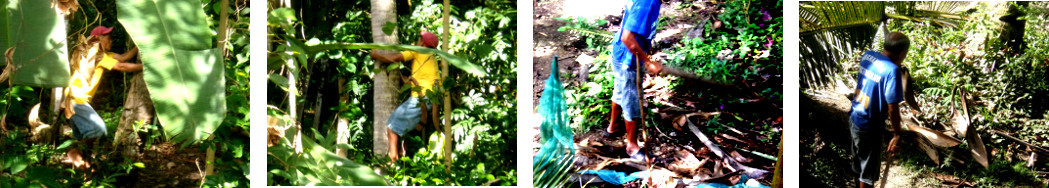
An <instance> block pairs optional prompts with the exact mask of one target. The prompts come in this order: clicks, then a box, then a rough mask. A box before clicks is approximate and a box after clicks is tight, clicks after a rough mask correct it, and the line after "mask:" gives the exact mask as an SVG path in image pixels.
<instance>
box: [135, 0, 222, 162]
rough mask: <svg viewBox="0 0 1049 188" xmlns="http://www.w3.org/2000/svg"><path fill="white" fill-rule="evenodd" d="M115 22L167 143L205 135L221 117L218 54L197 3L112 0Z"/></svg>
mask: <svg viewBox="0 0 1049 188" xmlns="http://www.w3.org/2000/svg"><path fill="white" fill-rule="evenodd" d="M116 4H117V5H118V8H119V9H118V12H117V14H118V16H117V19H118V20H119V21H120V23H121V24H123V25H124V28H125V29H126V30H127V32H128V34H129V35H131V38H132V39H133V40H134V41H135V44H136V45H137V46H138V48H139V57H140V58H141V59H142V62H143V66H144V67H145V68H144V70H143V71H144V74H145V75H144V78H145V80H146V87H147V88H149V92H150V93H152V94H151V95H150V98H152V99H153V104H154V105H155V107H156V110H157V116H158V117H159V119H160V123H161V125H162V127H164V132H165V133H166V135H167V137H168V139H171V140H172V141H175V142H182V141H186V142H183V144H184V145H188V144H191V143H195V142H198V141H200V140H202V139H205V138H207V137H208V136H210V134H211V133H212V132H214V131H215V129H216V128H218V126H219V124H221V123H222V119H223V118H224V117H225V114H226V90H225V88H224V85H225V82H226V81H225V77H223V73H224V72H225V70H224V66H223V64H222V57H221V51H220V50H219V49H217V48H212V47H211V40H212V39H213V35H212V34H211V30H210V29H209V28H208V24H207V21H206V19H207V17H206V16H205V15H204V10H203V9H202V8H201V5H200V1H198V0H118V1H117V3H116Z"/></svg>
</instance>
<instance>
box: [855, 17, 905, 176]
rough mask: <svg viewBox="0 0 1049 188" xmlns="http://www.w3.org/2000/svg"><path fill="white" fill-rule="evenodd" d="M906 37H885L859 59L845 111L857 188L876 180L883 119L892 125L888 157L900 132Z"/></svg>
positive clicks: (890, 35)
mask: <svg viewBox="0 0 1049 188" xmlns="http://www.w3.org/2000/svg"><path fill="white" fill-rule="evenodd" d="M908 48H910V39H908V38H907V36H906V35H904V34H903V33H900V32H893V33H890V34H889V36H888V37H886V38H885V43H884V44H883V50H882V51H881V52H880V53H879V52H875V51H867V52H866V53H864V54H863V57H862V58H861V59H860V70H859V74H858V78H857V79H856V80H857V82H856V91H855V96H856V97H855V98H854V99H853V100H852V110H850V112H849V124H850V125H849V127H850V130H851V132H850V133H851V136H852V154H853V160H852V162H853V164H852V169H853V171H856V172H857V173H859V174H860V178H859V181H860V182H859V185H860V187H861V188H862V187H873V184H874V182H875V181H878V171H879V170H880V168H879V167H880V166H881V165H880V163H881V134H882V132H884V130H885V118H889V122H890V124H892V130H893V137H892V141H889V150H888V152H889V154H890V156H891V155H892V154H894V153H896V149H897V148H896V142H897V141H898V140H899V132H900V102H902V101H903V98H904V96H903V85H902V82H901V79H902V78H903V77H904V75H903V74H905V73H903V72H902V71H903V70H902V69H901V68H900V65H901V63H903V59H905V58H907V50H908Z"/></svg>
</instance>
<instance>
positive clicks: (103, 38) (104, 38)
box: [91, 26, 113, 50]
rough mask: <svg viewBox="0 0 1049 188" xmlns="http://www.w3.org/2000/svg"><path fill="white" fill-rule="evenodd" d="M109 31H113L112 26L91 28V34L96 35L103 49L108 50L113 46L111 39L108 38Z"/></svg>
mask: <svg viewBox="0 0 1049 188" xmlns="http://www.w3.org/2000/svg"><path fill="white" fill-rule="evenodd" d="M110 32H113V28H112V27H106V26H98V27H95V29H92V30H91V36H94V37H98V39H99V43H100V44H102V49H103V50H109V48H110V47H112V46H113V41H112V40H110V39H109V33H110Z"/></svg>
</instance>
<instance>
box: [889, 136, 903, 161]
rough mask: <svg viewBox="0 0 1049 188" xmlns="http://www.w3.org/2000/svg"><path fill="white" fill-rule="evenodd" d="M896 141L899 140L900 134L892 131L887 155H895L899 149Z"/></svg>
mask: <svg viewBox="0 0 1049 188" xmlns="http://www.w3.org/2000/svg"><path fill="white" fill-rule="evenodd" d="M898 142H900V134H896V133H893V134H892V140H890V141H889V150H888V152H889V157H892V156H895V155H896V152H897V151H899V149H900V148H899V146H896V143H898Z"/></svg>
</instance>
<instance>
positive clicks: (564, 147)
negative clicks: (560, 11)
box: [532, 55, 575, 187]
mask: <svg viewBox="0 0 1049 188" xmlns="http://www.w3.org/2000/svg"><path fill="white" fill-rule="evenodd" d="M551 65H552V68H551V72H550V77H549V78H547V79H546V86H545V88H544V90H543V95H542V97H540V98H539V115H540V116H542V117H543V122H542V124H540V126H539V130H540V139H539V144H540V145H542V146H541V147H540V148H539V152H538V153H536V155H535V158H533V159H532V169H533V175H532V177H533V185H534V186H536V187H560V186H561V185H563V184H564V182H566V181H567V180H568V175H569V174H571V172H570V171H571V168H572V162H573V161H575V146H574V143H573V142H572V129H571V128H569V127H568V118H569V117H568V112H567V111H568V106H567V105H565V96H564V91H565V87H564V86H561V81H560V80H559V79H558V78H557V75H558V72H557V70H558V69H557V55H554V60H553V63H551Z"/></svg>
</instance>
